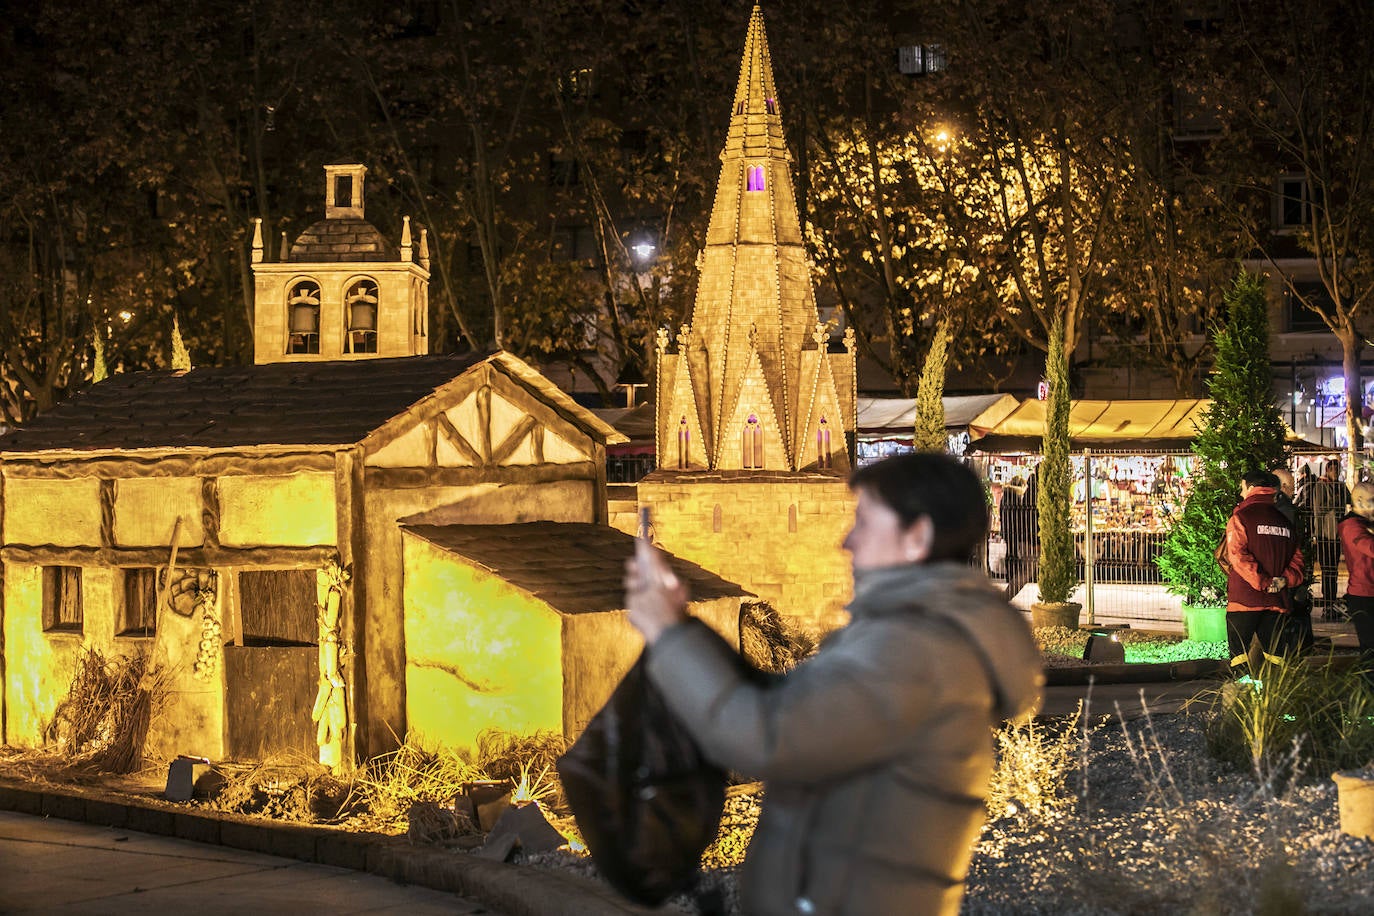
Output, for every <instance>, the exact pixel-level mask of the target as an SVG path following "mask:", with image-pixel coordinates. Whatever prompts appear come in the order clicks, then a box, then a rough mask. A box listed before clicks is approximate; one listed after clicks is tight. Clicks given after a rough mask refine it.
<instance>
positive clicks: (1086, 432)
mask: <svg viewBox="0 0 1374 916" xmlns="http://www.w3.org/2000/svg"><path fill="white" fill-rule="evenodd" d="M1210 403H1211V402H1210V401H1207V400H1203V399H1188V400H1148V401H1086V400H1079V401H1073V402H1072V403H1071V405H1070V408H1069V440H1070V444H1071V448H1072V449H1073V453H1074V454H1073V456H1072V465H1073V478H1074V483H1073V488H1072V492H1073V498H1074V502H1073V508H1072V512H1073V528H1074V532H1075V537H1076V539H1077V541H1078V545H1079V557H1080V564H1081V566H1085V565H1086V560H1085V557H1086V556H1088V551H1087V549H1086V547H1087V545H1086V537H1087V532H1088V530H1089V511H1090V510H1091V514H1092V518H1091V531H1092V534H1093V544H1092V547H1093V549H1092V551H1091V555H1092V557H1093V575H1094V578H1095V579H1096V580H1097V581H1100V582H1128V583H1153V582H1157V581H1158V579H1159V576H1158V570H1157V569H1156V567H1155V563H1154V561H1155V558H1157V557H1158V556H1159V553H1160V550H1161V549H1162V547H1163V543H1164V538H1165V535H1166V533H1167V531H1168V530H1169V528H1170V527H1171V526H1172V524H1173V521H1174V519H1175V518H1177V517H1178V514H1179V513H1180V512H1181V511H1182V508H1183V501H1184V498H1185V496H1186V494H1187V490H1188V480H1189V475H1190V474H1191V472H1192V468H1193V460H1194V459H1193V455H1192V453H1191V452H1190V451H1189V448H1190V446H1191V444H1192V440H1193V438H1194V437H1195V436H1196V435H1197V433H1198V430H1199V428H1200V427H1201V424H1202V415H1203V413H1204V412H1205V411H1206V409H1207V407H1208V406H1209V405H1210ZM1044 423H1045V402H1043V401H1038V400H1026V401H1023V402H1021V403H1020V404H1019V405H1018V406H1017V407H1016V408H1015V409H1014V410H1011V411H1009V412H1008V413H1006V414H1005V415H1004V416H1002V417H1001V418H1000V419H998V420H997V421H996V422H994V423H991V424H986V425H983V424H978V423H975V424H973V425H972V426H971V428H970V437H971V441H970V445H969V451H970V452H971V453H975V454H977V455H978V457H977V458H976V459H975V464H976V465H977V467H978V468H979V470H980V471H981V472H982V473H983V475H984V478H985V479H986V480H987V481H988V484H989V491H990V493H991V495H992V499H993V501H994V503H995V504H996V505H997V507H998V510H999V511H996V512H994V513H993V519H994V522H993V529H994V537H993V539H992V541H990V543H989V566H990V568H991V569H992V570H993V571H994V572H1001V571H1002V570H1001V569H999V566H1000V565H1002V564H999V562H998V561H999V558H1000V557H1004V556H1005V555H1006V549H1007V548H1006V544H1007V537H1006V535H1007V534H1010V532H1005V533H1004V532H1003V531H1002V530H1001V527H1002V526H1001V524H1000V522H1001V519H1002V518H1004V517H1011V514H1009V513H1003V512H1001V511H1000V509H1001V505H1002V500H1003V499H1004V498H1008V494H1009V493H1010V494H1012V495H1011V496H1010V499H1012V500H1013V501H1015V500H1017V499H1026V498H1030V499H1033V496H1031V497H1026V496H1025V495H1024V492H1027V491H1028V492H1031V493H1033V491H1034V489H1035V481H1034V474H1035V468H1036V466H1037V465H1038V464H1039V462H1040V445H1041V440H1042V437H1043V432H1044ZM1085 572H1086V569H1082V570H1081V572H1080V574H1083V573H1085Z"/></svg>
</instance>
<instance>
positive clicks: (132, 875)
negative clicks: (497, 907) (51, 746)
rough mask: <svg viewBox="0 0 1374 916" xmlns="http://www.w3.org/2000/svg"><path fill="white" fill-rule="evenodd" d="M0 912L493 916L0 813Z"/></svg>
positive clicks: (367, 885)
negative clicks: (442, 915)
mask: <svg viewBox="0 0 1374 916" xmlns="http://www.w3.org/2000/svg"><path fill="white" fill-rule="evenodd" d="M0 913H6V914H8V913H45V914H46V913H56V914H70V913H92V914H94V913H100V914H118V913H140V914H143V913H183V914H186V916H218V914H226V916H227V914H240V913H251V914H253V916H267V914H276V913H281V914H286V913H290V914H303V913H328V914H330V916H346V914H352V913H368V914H374V913H394V914H402V913H404V914H407V916H412V914H416V916H427V914H434V916H438V914H445V916H454V914H457V916H476V914H492V916H499V914H497V913H496V912H495V911H494V910H492V909H490V908H488V907H484V906H482V905H480V904H478V903H476V902H474V901H471V900H466V899H464V898H462V897H457V896H455V895H453V894H448V893H444V892H443V891H436V890H430V889H428V888H424V887H418V886H403V885H400V884H395V883H392V882H391V881H388V880H386V879H385V878H379V877H377V876H375V875H368V874H363V873H360V872H356V871H351V870H349V869H345V868H334V867H331V866H327V865H312V864H309V863H305V862H298V861H295V860H293V859H279V858H276V857H274V856H266V855H261V854H259V853H253V852H243V851H240V850H237V849H230V848H227V847H224V846H206V845H201V844H199V843H192V842H188V841H186V840H177V839H170V838H167V837H159V836H153V835H151V834H146V833H137V832H134V831H130V830H116V829H113V828H110V827H92V826H89V825H86V824H79V823H74V822H71V821H63V820H56V819H51V818H41V817H33V816H30V815H25V814H12V813H10V812H0Z"/></svg>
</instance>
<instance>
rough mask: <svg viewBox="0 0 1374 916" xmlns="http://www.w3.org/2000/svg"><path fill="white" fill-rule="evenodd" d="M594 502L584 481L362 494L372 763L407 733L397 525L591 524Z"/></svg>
mask: <svg viewBox="0 0 1374 916" xmlns="http://www.w3.org/2000/svg"><path fill="white" fill-rule="evenodd" d="M594 495H595V484H594V482H593V481H590V480H565V481H551V482H548V483H540V484H511V485H506V486H500V485H497V486H492V485H491V484H476V485H473V486H470V487H417V488H406V489H388V490H381V489H377V490H371V489H370V490H368V491H367V492H366V496H365V500H366V503H365V504H366V512H365V515H366V518H367V539H368V545H369V546H368V553H367V556H366V558H365V559H364V563H363V569H362V575H363V576H365V577H366V582H365V590H366V601H367V610H366V614H365V615H364V617H363V626H364V640H365V645H366V647H367V649H366V652H367V657H366V660H365V664H366V669H367V697H366V704H367V712H368V715H369V717H370V722H369V731H368V736H367V741H368V744H367V746H366V747H365V748H364V753H365V754H367V755H368V756H373V755H375V754H378V753H382V752H384V751H386V750H389V749H390V748H391V747H392V746H393V745H394V742H393V740H392V739H391V735H392V734H393V733H394V734H396V735H403V734H404V733H405V731H406V727H407V717H406V707H405V696H406V693H407V692H408V689H409V687H408V684H409V672H408V670H407V665H406V655H407V653H408V652H409V651H411V644H410V642H409V640H408V639H407V638H406V635H405V622H404V617H403V609H402V592H403V588H402V583H403V578H402V577H403V576H404V574H405V571H404V569H403V563H402V545H401V530H400V528H399V527H398V526H397V525H396V520H397V519H403V518H407V517H410V516H414V515H416V514H418V513H423V512H427V511H429V510H433V511H434V514H435V515H436V516H438V517H439V518H438V519H437V520H435V521H434V522H433V523H434V524H448V523H466V524H473V525H488V524H491V525H495V524H506V523H511V522H526V521H560V522H565V521H575V522H586V521H591V520H592V519H593V518H594V515H593V514H592V513H593V498H594ZM436 507H442V508H436ZM355 574H357V570H355Z"/></svg>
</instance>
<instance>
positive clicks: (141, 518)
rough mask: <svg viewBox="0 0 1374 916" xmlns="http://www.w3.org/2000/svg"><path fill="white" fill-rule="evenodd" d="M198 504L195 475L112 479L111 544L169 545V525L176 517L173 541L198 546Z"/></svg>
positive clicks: (202, 532)
mask: <svg viewBox="0 0 1374 916" xmlns="http://www.w3.org/2000/svg"><path fill="white" fill-rule="evenodd" d="M200 507H201V499H200V478H198V477H139V478H124V479H120V480H116V481H115V516H114V539H115V543H116V544H118V545H119V546H120V547H161V546H163V545H168V546H169V547H170V541H171V537H172V528H173V526H174V525H175V524H176V520H177V518H178V517H180V519H181V530H180V533H179V534H178V535H177V543H178V544H180V545H181V546H182V547H198V546H199V545H201V544H203V543H205V530H204V528H203V527H202V518H201V509H200Z"/></svg>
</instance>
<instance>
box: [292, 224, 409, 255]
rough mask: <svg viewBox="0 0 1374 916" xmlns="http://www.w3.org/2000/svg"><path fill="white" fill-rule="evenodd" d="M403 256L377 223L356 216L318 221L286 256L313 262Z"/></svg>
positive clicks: (297, 239) (297, 240) (303, 234)
mask: <svg viewBox="0 0 1374 916" xmlns="http://www.w3.org/2000/svg"><path fill="white" fill-rule="evenodd" d="M400 259H401V258H400V254H399V253H398V252H397V250H396V249H395V248H394V247H392V245H391V244H390V243H389V242H387V240H386V239H385V238H383V237H382V234H381V233H380V232H378V231H377V227H376V226H374V225H372V224H371V223H369V222H368V221H367V220H365V219H358V218H357V217H353V216H345V217H335V218H334V219H322V220H320V221H319V222H318V223H315V224H314V225H313V226H311V227H310V228H309V229H307V230H305V231H304V232H302V233H301V234H300V235H299V236H298V237H297V238H296V243H295V244H294V245H292V246H291V254H290V256H289V257H288V258H287V260H288V261H292V262H295V263H310V264H318V263H321V262H323V263H336V262H346V261H399V260H400Z"/></svg>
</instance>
